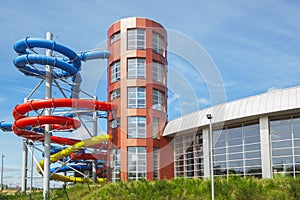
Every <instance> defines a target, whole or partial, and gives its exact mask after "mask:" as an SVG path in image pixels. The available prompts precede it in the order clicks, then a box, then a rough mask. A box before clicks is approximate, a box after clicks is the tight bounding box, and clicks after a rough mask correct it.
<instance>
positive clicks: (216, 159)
mask: <svg viewBox="0 0 300 200" xmlns="http://www.w3.org/2000/svg"><path fill="white" fill-rule="evenodd" d="M219 161H224V162H225V161H226V155H218V156H214V162H219Z"/></svg>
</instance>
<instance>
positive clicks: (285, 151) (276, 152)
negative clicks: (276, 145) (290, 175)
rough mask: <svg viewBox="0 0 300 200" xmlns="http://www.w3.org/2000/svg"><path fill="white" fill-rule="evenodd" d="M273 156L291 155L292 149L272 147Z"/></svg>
mask: <svg viewBox="0 0 300 200" xmlns="http://www.w3.org/2000/svg"><path fill="white" fill-rule="evenodd" d="M272 155H273V156H284V155H292V149H291V148H288V149H273V150H272Z"/></svg>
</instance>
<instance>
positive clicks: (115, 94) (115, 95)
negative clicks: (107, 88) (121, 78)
mask: <svg viewBox="0 0 300 200" xmlns="http://www.w3.org/2000/svg"><path fill="white" fill-rule="evenodd" d="M120 96H121V93H120V88H118V89H115V90H113V91H112V92H111V94H110V100H111V101H112V100H114V99H117V98H120Z"/></svg>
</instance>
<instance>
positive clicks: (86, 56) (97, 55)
mask: <svg viewBox="0 0 300 200" xmlns="http://www.w3.org/2000/svg"><path fill="white" fill-rule="evenodd" d="M109 55H110V53H109V51H87V52H82V53H80V54H78V57H79V59H80V60H82V61H87V60H94V59H108V58H109Z"/></svg>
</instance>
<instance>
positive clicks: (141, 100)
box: [127, 87, 146, 108]
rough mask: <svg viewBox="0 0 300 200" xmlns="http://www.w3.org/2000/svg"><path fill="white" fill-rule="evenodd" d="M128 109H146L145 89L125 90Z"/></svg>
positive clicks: (133, 88)
mask: <svg viewBox="0 0 300 200" xmlns="http://www.w3.org/2000/svg"><path fill="white" fill-rule="evenodd" d="M127 95H128V108H146V88H144V87H129V88H127Z"/></svg>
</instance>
